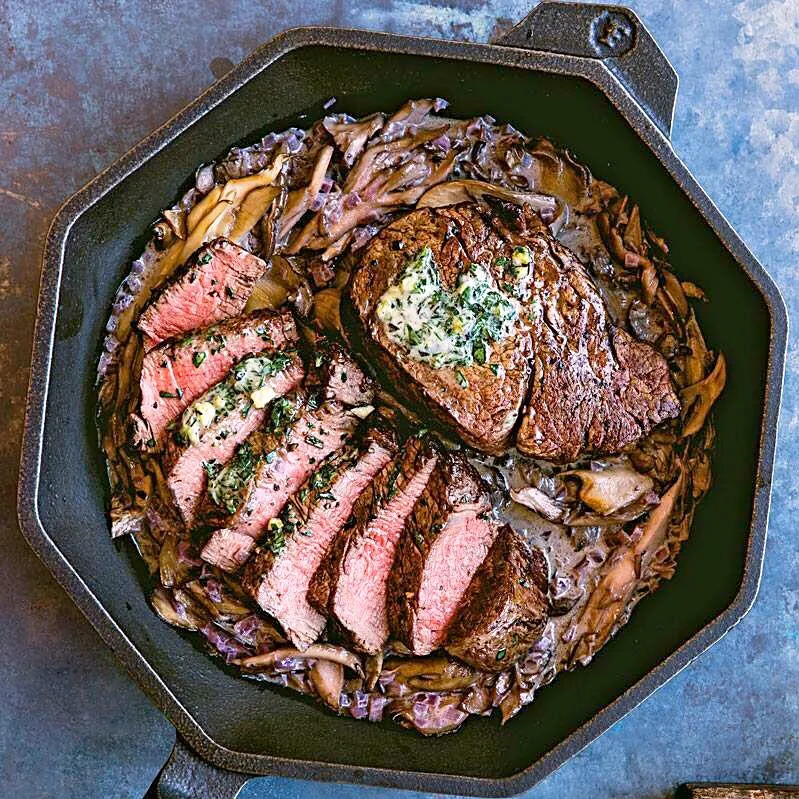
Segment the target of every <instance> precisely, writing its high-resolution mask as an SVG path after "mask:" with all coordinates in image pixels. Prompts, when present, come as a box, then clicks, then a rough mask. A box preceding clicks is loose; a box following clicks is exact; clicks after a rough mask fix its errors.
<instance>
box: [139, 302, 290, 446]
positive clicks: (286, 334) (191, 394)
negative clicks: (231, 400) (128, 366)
mask: <svg viewBox="0 0 799 799" xmlns="http://www.w3.org/2000/svg"><path fill="white" fill-rule="evenodd" d="M298 338H299V334H298V333H297V326H296V324H295V323H294V317H293V316H292V315H291V312H290V311H281V312H279V313H276V312H275V311H256V312H255V313H253V314H251V315H249V316H238V317H236V318H235V319H230V320H227V321H225V322H221V323H219V324H218V325H214V326H213V327H208V328H205V329H204V330H198V331H195V332H193V333H191V334H190V335H188V336H186V337H185V338H182V339H180V340H178V341H165V342H163V343H162V344H159V345H158V346H157V347H155V348H154V349H152V350H150V351H149V352H148V353H146V354H145V356H144V359H143V361H142V368H141V379H140V381H139V384H140V386H141V417H142V419H144V421H145V422H146V423H147V425H148V429H149V432H150V435H151V436H152V438H153V439H154V441H155V442H156V443H157V444H160V443H161V442H162V441H163V437H164V433H165V431H166V426H167V425H168V424H169V423H170V422H171V421H173V420H174V419H175V418H176V417H177V416H178V414H180V413H182V412H183V411H184V410H185V409H186V408H187V407H188V406H189V405H190V404H191V403H192V402H193V401H194V400H195V399H197V397H199V396H200V395H201V394H202V393H203V392H205V391H207V390H208V389H209V388H211V386H213V385H214V384H216V383H218V382H219V381H220V380H222V379H223V378H224V377H225V375H226V374H227V373H228V372H229V371H230V369H231V367H232V366H233V364H234V363H236V362H237V361H239V360H240V359H241V358H243V357H244V356H245V355H257V354H258V353H261V352H264V353H270V352H274V351H276V350H280V349H284V348H285V347H287V346H289V345H292V344H296V342H297V340H298Z"/></svg>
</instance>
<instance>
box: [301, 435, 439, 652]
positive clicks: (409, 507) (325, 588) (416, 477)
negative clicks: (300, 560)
mask: <svg viewBox="0 0 799 799" xmlns="http://www.w3.org/2000/svg"><path fill="white" fill-rule="evenodd" d="M440 458H441V451H440V449H439V448H438V447H437V446H435V445H434V444H433V442H432V440H431V439H429V438H425V439H419V438H412V439H410V440H409V441H408V442H407V443H406V445H405V447H404V448H403V450H402V451H401V452H400V454H399V455H398V456H397V457H396V458H394V460H393V461H392V462H391V463H390V464H388V465H387V466H385V467H384V468H383V470H382V471H381V472H380V473H379V474H378V475H377V476H376V477H375V478H374V480H373V481H372V483H371V484H370V485H369V487H368V488H367V489H366V490H365V491H364V492H363V494H361V496H360V497H359V499H358V501H357V502H356V503H355V507H354V508H353V516H354V520H353V524H352V525H351V526H350V527H349V528H348V529H347V530H346V531H344V532H343V533H342V534H340V535H339V536H338V537H337V538H336V540H335V543H334V544H333V547H332V548H331V550H330V551H329V552H328V555H327V557H326V558H325V560H324V561H323V562H322V565H321V566H320V567H319V569H317V572H316V574H315V575H314V577H313V579H312V581H311V585H310V587H309V590H308V601H309V602H310V604H311V605H312V606H313V607H315V608H316V609H317V610H318V611H319V612H320V613H323V614H325V613H326V614H327V615H328V616H329V617H330V618H331V619H333V620H334V622H335V623H336V625H337V627H338V628H339V629H340V630H341V632H342V633H343V634H344V635H345V636H346V637H347V638H349V639H350V640H351V641H352V643H353V645H354V646H355V647H356V648H357V649H359V650H361V651H363V652H366V653H368V654H371V655H374V654H377V653H378V652H380V651H382V649H383V647H384V646H385V643H386V641H387V640H388V635H389V627H388V613H387V604H386V600H387V582H388V577H389V572H390V571H391V566H392V564H393V562H394V555H395V551H396V547H397V542H398V541H399V538H400V535H401V534H402V530H403V527H404V526H405V523H406V521H407V519H408V517H409V516H410V514H411V512H412V511H413V506H414V504H415V503H416V500H417V499H418V498H419V495H420V494H421V493H422V491H423V490H424V487H425V485H426V484H427V481H428V480H429V479H430V475H431V474H432V472H433V469H434V468H435V466H436V463H437V462H438V460H439V459H440Z"/></svg>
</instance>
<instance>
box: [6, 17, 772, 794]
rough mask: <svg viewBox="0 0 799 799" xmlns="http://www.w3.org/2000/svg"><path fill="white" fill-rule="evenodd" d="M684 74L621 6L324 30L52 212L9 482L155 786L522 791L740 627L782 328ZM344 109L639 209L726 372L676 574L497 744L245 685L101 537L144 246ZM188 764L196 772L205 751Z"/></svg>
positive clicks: (296, 36)
mask: <svg viewBox="0 0 799 799" xmlns="http://www.w3.org/2000/svg"><path fill="white" fill-rule="evenodd" d="M676 89H677V76H676V74H675V72H674V70H673V69H672V68H671V66H670V64H669V63H668V61H667V60H666V58H665V57H664V55H663V54H662V53H661V51H660V50H659V48H658V47H657V45H656V44H655V42H654V41H653V39H652V38H651V36H650V35H649V33H648V32H647V31H646V29H645V28H644V26H643V25H642V24H641V22H640V21H639V20H638V19H637V17H636V16H635V15H634V14H633V13H631V12H630V11H627V10H625V9H621V8H615V7H608V6H599V5H571V4H561V3H542V4H540V5H539V6H537V7H536V8H535V10H534V11H533V12H532V13H531V14H530V15H529V16H528V17H527V18H526V19H525V20H524V21H523V22H522V23H520V24H519V25H518V26H517V27H516V28H514V29H513V30H512V31H510V32H509V33H508V34H507V35H506V36H505V37H503V38H502V39H501V40H500V41H499V42H497V43H496V44H493V45H474V44H466V43H456V42H442V41H431V40H425V39H412V38H404V37H399V36H391V35H385V34H376V33H366V32H356V31H349V30H331V29H310V28H305V29H298V30H293V31H289V32H288V33H285V34H283V35H281V36H278V37H277V38H276V39H274V40H272V41H271V42H270V43H268V44H266V45H264V46H263V47H262V48H260V49H259V50H257V51H256V52H255V53H253V54H252V55H251V56H250V57H248V58H247V59H246V60H245V61H244V62H243V63H242V64H241V65H239V66H238V67H237V68H236V69H234V70H233V71H232V72H231V73H229V74H228V75H227V76H226V77H225V78H223V79H222V80H221V81H219V82H218V83H217V84H215V85H214V86H213V87H212V88H211V89H210V90H209V91H208V92H206V93H205V94H204V95H203V96H202V97H200V98H199V99H198V100H197V101H195V102H194V103H192V104H191V105H190V106H188V107H187V108H186V109H185V110H184V111H182V112H181V113H180V114H178V115H177V116H176V117H175V118H174V119H173V120H171V121H170V122H168V123H167V124H166V125H165V126H164V127H163V128H161V129H160V130H158V131H156V132H155V133H153V134H152V135H151V136H150V137H149V138H147V139H146V140H144V141H143V142H142V143H141V144H139V145H138V146H137V147H135V148H134V149H133V150H132V151H131V152H130V153H128V154H127V155H125V156H124V157H123V158H122V159H121V160H120V161H119V162H117V163H116V164H114V165H113V166H112V167H110V168H109V169H108V170H107V171H106V172H104V173H103V174H101V175H100V176H99V177H98V178H97V179H95V180H94V181H93V182H92V183H91V184H89V185H88V186H87V187H86V188H85V189H83V190H82V191H80V192H79V193H78V194H77V195H75V196H74V197H73V198H72V199H70V200H69V201H68V202H67V203H66V204H65V205H64V207H63V208H62V209H61V210H60V211H59V213H58V215H57V217H56V219H55V221H54V222H53V225H52V228H51V230H50V233H49V235H48V239H47V243H46V247H45V253H44V263H43V271H42V283H41V294H40V299H39V313H38V320H37V327H36V334H35V336H36V337H35V342H34V355H33V364H32V373H31V383H30V391H29V396H28V407H27V416H26V429H25V437H24V443H23V457H22V464H21V476H20V488H19V517H20V523H21V526H22V530H23V533H24V534H25V536H26V538H27V539H28V541H29V542H30V544H31V546H32V547H33V548H34V549H35V550H36V552H37V553H38V554H39V555H40V557H41V558H42V559H43V560H44V561H45V563H46V564H47V565H48V567H49V568H50V569H51V570H52V571H53V573H54V575H55V576H56V578H57V579H58V580H59V581H60V582H61V584H62V585H63V586H64V587H65V588H66V590H67V591H68V592H69V593H70V594H71V596H72V597H73V599H74V600H75V602H76V603H77V604H78V606H79V607H80V608H81V609H82V611H83V612H84V613H85V614H86V616H87V617H88V618H89V620H90V621H91V622H92V624H93V625H94V626H95V627H96V629H97V630H98V631H99V633H100V634H101V635H102V636H103V638H104V639H105V641H106V642H107V643H108V644H109V645H110V646H111V647H112V648H113V649H114V650H115V652H116V653H117V655H118V656H119V657H120V659H121V660H122V661H123V662H124V664H125V665H126V667H127V669H128V670H129V671H130V673H131V674H132V676H133V677H134V678H135V679H136V680H137V681H138V682H139V684H140V685H141V686H142V687H143V688H144V690H145V691H146V692H147V693H148V694H149V696H150V697H151V698H152V699H153V701H155V702H156V704H157V705H158V706H159V707H160V708H161V709H162V710H163V712H164V713H165V714H166V715H167V716H168V717H169V719H170V720H171V721H172V722H173V723H174V725H175V726H176V728H177V730H178V733H179V737H178V743H177V744H176V748H175V750H174V752H173V754H172V756H171V758H170V760H169V762H168V764H167V766H166V767H165V769H164V771H163V772H162V774H161V775H160V778H159V780H158V785H157V787H154V788H153V791H154V792H157V794H158V795H160V796H162V797H171V798H174V799H176V798H177V797H189V796H194V795H202V796H207V797H219V798H220V799H222V797H232V796H234V795H235V794H236V793H237V791H238V789H239V788H240V787H241V785H242V784H244V783H245V782H246V780H247V779H248V777H247V775H263V774H272V775H283V776H290V777H299V778H308V779H319V780H337V781H346V782H355V783H366V784H374V785H383V786H391V787H399V788H407V789H413V790H418V791H430V792H442V793H446V792H449V793H459V794H474V795H495V796H500V795H510V794H514V793H518V792H520V791H522V790H525V789H527V788H529V787H530V786H531V785H532V784H534V783H535V782H536V781H538V780H540V779H542V778H543V777H545V776H546V775H547V774H549V773H550V772H552V771H553V770H554V769H556V768H557V767H558V766H559V765H561V764H562V763H563V762H564V761H565V760H567V759H568V758H570V757H571V756H573V755H574V754H576V753H577V752H578V751H580V749H582V748H583V747H584V746H585V745H586V744H588V743H589V742H590V741H591V740H593V739H594V738H595V737H597V736H598V735H600V734H601V733H602V732H604V731H605V730H606V729H607V728H608V727H609V726H610V725H611V724H613V723H614V722H615V721H617V720H618V719H619V718H621V717H622V716H623V715H625V714H626V713H628V712H629V711H630V710H631V709H632V708H634V707H635V706H636V705H637V704H638V703H639V702H641V701H642V700H643V699H644V698H645V697H646V696H648V695H649V694H651V693H652V692H653V691H654V690H656V689H657V688H658V687H659V686H660V685H662V684H663V683H664V682H665V681H666V680H668V679H669V678H670V677H671V676H673V675H674V674H675V673H677V671H679V670H680V669H682V668H683V667H685V666H686V665H687V664H688V663H689V662H690V661H691V660H692V659H693V658H695V657H696V656H697V655H699V654H700V653H701V652H702V651H703V650H705V649H706V648H707V647H708V646H709V645H710V644H712V643H713V642H714V641H716V640H718V639H719V638H720V637H721V636H722V635H723V634H724V633H725V632H726V631H727V630H728V629H729V628H730V627H731V626H732V625H734V624H735V623H736V622H737V621H739V620H740V619H741V618H742V616H743V615H744V614H745V612H746V611H747V609H748V608H749V607H750V605H751V603H752V602H753V601H754V598H755V595H756V592H757V586H758V582H759V579H760V571H761V566H762V558H763V549H764V543H765V535H766V523H767V515H768V503H769V493H770V482H771V473H772V464H773V456H774V445H775V435H776V427H777V416H778V408H779V398H780V391H781V387H782V372H783V362H784V355H785V341H786V333H787V322H786V314H785V309H784V305H783V302H782V300H781V298H780V296H779V293H778V291H777V288H776V287H775V285H774V284H773V282H772V281H771V280H770V278H769V277H768V275H767V274H766V273H765V271H764V270H763V268H762V267H761V266H760V264H758V262H757V261H756V260H755V258H754V257H753V256H752V254H751V253H750V252H749V251H748V250H747V249H746V247H745V245H744V244H743V243H742V242H741V240H740V239H739V238H738V237H737V235H736V234H735V232H734V231H733V230H732V229H731V228H730V226H729V225H728V224H727V222H726V221H725V220H724V218H723V217H722V215H721V214H720V213H719V211H718V210H717V209H716V208H715V207H714V206H713V204H712V203H711V201H710V200H709V199H708V198H707V196H706V195H705V194H704V192H703V191H702V189H701V188H700V187H699V186H698V184H697V183H696V181H695V180H694V179H693V178H692V176H691V175H690V173H689V172H688V171H687V170H686V168H685V167H684V166H683V165H682V163H681V162H680V160H679V159H678V158H677V156H676V155H675V154H674V152H673V150H672V149H671V145H670V143H669V139H668V136H669V133H670V128H671V120H672V113H673V108H674V101H675V95H676ZM333 95H335V96H336V97H337V98H338V104H337V108H338V109H340V110H342V111H347V112H348V113H350V114H353V115H361V114H367V113H370V112H373V111H376V110H378V109H380V110H387V111H390V110H392V109H394V108H397V107H399V106H400V105H401V104H402V103H403V102H404V101H405V100H406V99H407V98H409V97H425V96H444V97H446V98H447V99H449V100H450V101H451V107H450V112H451V114H452V115H453V116H457V117H469V116H473V115H480V114H491V115H493V116H495V117H496V118H498V119H501V120H507V121H509V122H512V123H513V124H514V125H515V126H516V127H518V128H519V129H520V130H522V131H525V132H527V133H531V134H532V133H535V134H542V135H546V136H548V137H551V138H552V139H553V140H555V141H556V142H557V143H559V144H561V145H564V146H567V147H569V148H570V149H571V150H572V151H573V152H574V153H575V154H576V156H577V158H578V159H579V160H580V161H582V162H584V163H586V164H588V165H589V166H590V168H591V169H592V170H593V172H594V173H595V174H596V175H597V176H600V177H602V178H603V179H605V180H608V181H609V182H610V183H612V184H613V185H614V186H617V187H618V188H619V189H620V190H621V191H622V192H626V193H629V194H630V195H632V196H633V197H634V198H635V200H636V202H638V203H639V204H640V206H641V209H642V213H643V215H644V217H645V218H646V219H648V220H651V221H652V223H653V224H654V225H655V226H656V229H657V231H658V232H659V233H660V234H661V235H663V236H664V237H665V238H666V240H667V241H669V243H670V244H671V246H672V250H671V260H672V262H673V264H674V266H675V269H676V270H677V272H678V274H679V275H680V276H681V277H682V278H684V279H687V280H692V281H695V282H697V283H698V284H700V285H701V286H702V287H703V288H704V289H705V290H706V292H707V295H708V296H709V297H710V302H709V303H707V304H706V305H704V306H703V307H701V308H700V309H699V315H700V318H701V323H702V326H703V329H704V331H705V333H706V335H707V337H708V340H709V341H710V342H711V346H713V347H714V348H718V349H720V350H722V351H723V352H724V353H725V355H726V357H727V361H728V364H729V367H728V369H729V382H728V386H727V389H726V391H725V393H724V395H723V397H722V399H721V401H720V402H719V404H718V405H717V411H716V423H717V429H718V444H717V448H716V453H715V460H714V472H715V486H714V488H713V489H712V491H711V492H710V494H709V495H708V496H707V498H706V499H705V501H704V502H703V503H702V504H701V506H700V508H699V512H698V514H697V517H696V520H695V523H694V528H693V533H692V536H691V538H690V540H689V541H688V542H686V544H685V546H684V548H683V552H682V555H681V557H680V565H679V568H678V570H677V574H676V576H675V577H674V579H673V580H671V581H670V582H668V583H667V584H665V585H664V586H663V587H662V588H661V589H660V590H659V591H658V592H657V594H655V595H654V596H653V597H650V598H648V599H646V600H645V601H644V602H642V603H641V605H639V606H638V608H637V609H636V611H635V612H634V614H633V617H632V619H631V621H630V623H629V624H628V625H627V626H626V627H625V628H624V629H623V630H622V631H621V632H620V634H619V635H618V636H617V637H616V638H615V639H614V640H613V641H611V642H610V643H609V644H608V645H607V646H606V647H605V648H604V649H603V650H602V651H601V652H600V653H599V655H598V656H597V657H596V659H595V660H594V662H593V663H592V664H591V665H590V666H589V667H588V668H584V669H579V670H578V671H576V672H572V673H569V674H563V675H561V676H560V677H558V679H557V680H556V681H555V682H554V683H553V684H552V685H550V686H548V687H546V688H544V689H543V690H542V691H541V693H540V694H539V695H538V696H537V697H536V699H535V702H534V703H533V705H532V706H530V707H528V708H526V709H525V710H524V711H522V713H521V714H520V715H519V716H518V717H517V718H515V719H514V720H513V721H511V722H510V723H509V724H507V725H505V726H504V727H502V726H500V724H499V722H498V719H497V717H496V714H495V715H494V716H493V717H491V718H473V719H470V720H469V721H468V722H467V723H466V724H465V725H464V727H463V729H462V730H461V731H459V732H458V733H456V734H454V735H449V736H445V737H443V738H440V739H424V738H422V737H421V736H419V735H417V734H416V733H413V732H409V731H407V730H404V729H402V728H400V727H399V726H397V725H395V724H394V723H392V722H391V721H390V720H387V721H385V722H383V723H380V724H369V723H366V722H363V721H355V720H352V719H348V718H347V719H345V718H339V717H337V716H335V715H333V714H332V713H330V712H329V711H327V710H326V709H324V708H323V707H322V706H321V705H319V704H317V703H315V702H314V701H313V700H311V699H309V698H307V697H302V696H300V695H298V694H295V693H293V692H289V691H285V690H281V689H277V688H273V687H266V686H262V685H259V684H255V683H253V682H251V681H247V680H243V679H241V678H239V677H237V676H236V675H235V674H233V673H232V672H230V671H228V670H226V668H225V667H224V666H221V665H220V662H219V661H218V660H216V659H212V658H210V657H208V656H207V654H206V653H205V651H203V650H202V648H201V647H200V646H199V645H198V644H196V643H195V642H194V641H193V640H192V639H191V638H190V637H187V636H183V635H182V634H181V633H179V632H178V631H176V630H175V629H173V628H171V627H168V626H167V625H165V624H163V623H162V622H161V621H160V620H159V619H158V617H157V616H156V615H155V614H154V613H153V612H152V610H151V609H150V607H149V605H148V604H147V599H146V595H145V591H144V587H145V585H146V575H144V574H142V571H141V568H142V567H141V563H140V561H139V559H138V558H137V557H136V556H135V553H134V552H133V549H132V545H131V543H130V542H129V541H127V540H122V541H112V540H111V538H110V536H109V535H108V532H107V530H108V522H107V517H106V507H107V501H108V496H107V487H106V478H105V474H104V464H103V458H102V455H101V453H100V451H99V448H98V445H97V436H96V432H95V429H94V418H93V417H94V408H95V388H94V383H95V368H96V364H97V357H98V342H99V341H101V339H102V337H103V327H104V325H105V322H106V319H107V317H108V309H109V307H110V305H111V302H112V299H113V296H114V292H115V290H116V287H117V285H118V284H119V282H120V280H121V279H122V278H123V276H124V275H125V273H126V272H127V269H128V265H129V263H130V261H131V259H132V258H135V257H137V256H138V254H139V253H140V251H141V249H142V248H143V246H144V244H145V240H146V231H147V230H148V229H149V225H150V223H151V222H152V220H153V219H155V218H156V217H157V216H158V215H159V213H160V210H161V209H162V208H166V207H168V206H169V205H170V204H171V203H172V202H173V201H174V198H175V197H176V196H177V195H178V191H179V188H180V186H181V185H184V186H185V185H187V179H188V178H189V176H190V175H192V174H193V171H194V169H195V166H196V165H197V164H198V163H200V162H208V161H211V160H213V159H215V158H218V157H220V156H221V155H222V154H224V152H225V151H226V150H227V149H228V148H229V147H230V146H232V145H234V144H236V143H244V142H251V141H254V140H256V139H257V138H258V137H259V136H261V135H263V134H265V133H266V132H268V131H271V130H280V129H283V128H285V127H287V126H289V125H299V126H303V125H306V124H308V123H310V122H311V121H312V120H314V119H316V118H318V117H319V116H321V115H322V113H323V110H322V104H323V103H324V102H325V101H326V100H327V99H328V98H329V97H331V96H333ZM194 753H197V754H194Z"/></svg>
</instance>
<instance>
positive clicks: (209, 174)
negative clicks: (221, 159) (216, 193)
mask: <svg viewBox="0 0 799 799" xmlns="http://www.w3.org/2000/svg"><path fill="white" fill-rule="evenodd" d="M194 182H195V185H196V186H197V191H200V192H202V193H203V194H208V192H209V191H211V189H213V187H214V183H215V182H216V181H215V180H214V165H213V164H204V165H203V166H201V167H200V168H199V169H198V170H197V173H196V176H195V179H194Z"/></svg>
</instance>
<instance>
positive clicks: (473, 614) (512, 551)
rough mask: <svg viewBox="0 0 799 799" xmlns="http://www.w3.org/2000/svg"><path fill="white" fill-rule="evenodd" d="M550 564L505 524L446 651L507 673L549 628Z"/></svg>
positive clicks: (477, 576) (472, 586)
mask: <svg viewBox="0 0 799 799" xmlns="http://www.w3.org/2000/svg"><path fill="white" fill-rule="evenodd" d="M546 591H547V565H546V560H545V559H544V556H543V554H542V553H541V551H540V550H538V549H534V550H532V551H531V550H530V549H529V548H528V546H527V544H525V542H524V541H523V540H522V539H521V537H520V536H519V535H518V533H516V532H514V530H513V529H512V528H511V527H510V526H509V525H505V526H504V527H502V529H501V530H500V532H499V535H498V536H497V538H496V539H495V541H494V544H493V546H492V547H491V549H490V550H489V552H488V557H487V558H486V559H485V560H484V561H483V564H482V566H481V567H480V568H479V569H478V570H477V572H476V574H475V575H474V577H473V579H472V582H471V584H470V585H469V589H468V591H467V592H466V596H465V597H464V602H463V605H462V608H461V611H460V612H459V614H458V615H457V617H456V618H455V620H454V621H453V623H452V626H451V627H450V631H449V640H448V643H447V646H446V649H447V651H448V652H449V653H450V654H452V655H454V656H455V657H457V658H460V659H461V660H463V661H465V662H466V663H468V664H469V665H471V666H474V667H475V668H477V669H482V670H484V671H503V670H504V669H506V668H508V666H510V665H511V664H513V663H514V662H515V661H517V660H518V659H519V658H520V657H522V656H523V655H524V654H525V653H526V652H527V651H528V650H529V649H530V647H531V646H532V645H533V644H534V643H535V641H536V640H538V638H539V637H540V635H541V633H542V632H543V631H544V627H545V625H546V622H547V617H548V614H549V605H548V601H547V595H546Z"/></svg>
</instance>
